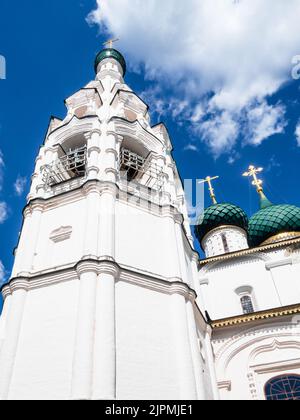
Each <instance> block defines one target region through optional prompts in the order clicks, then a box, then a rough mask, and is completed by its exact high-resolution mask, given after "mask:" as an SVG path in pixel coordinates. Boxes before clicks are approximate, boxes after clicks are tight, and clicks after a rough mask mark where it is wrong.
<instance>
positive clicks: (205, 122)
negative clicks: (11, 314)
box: [0, 0, 300, 306]
mask: <svg viewBox="0 0 300 420" xmlns="http://www.w3.org/2000/svg"><path fill="white" fill-rule="evenodd" d="M118 1H119V3H118V2H116V0H111V2H110V3H108V1H107V0H103V2H101V1H99V2H98V3H99V5H100V6H101V7H102V6H103V10H102V12H101V14H100V13H99V9H98V13H97V14H94V21H96V22H97V23H98V24H99V23H100V24H101V25H102V26H101V27H99V26H98V25H96V24H95V25H93V26H91V25H89V24H88V23H87V21H86V17H87V16H88V14H89V13H90V12H91V11H92V10H93V9H95V8H96V1H94V0H80V1H79V0H78V1H77V0H64V1H61V0H40V1H36V0H27V1H26V2H18V5H17V6H16V4H15V3H14V2H11V1H9V0H1V6H0V34H1V37H0V55H2V56H4V57H5V59H6V63H7V79H6V80H0V150H1V156H0V157H1V159H0V167H1V180H0V181H1V187H2V189H1V192H0V221H1V224H0V235H1V238H2V241H1V245H2V246H1V251H0V260H1V262H2V264H3V266H4V267H5V275H4V279H5V280H7V279H8V278H9V275H10V270H11V267H12V263H13V255H12V251H13V249H14V247H15V245H16V243H17V240H18V232H19V230H20V226H21V223H22V209H23V207H24V205H25V197H26V194H27V192H28V189H29V178H30V176H31V173H32V171H33V168H34V160H35V157H36V155H37V152H38V149H39V146H40V145H41V143H42V142H43V140H44V135H45V131H46V129H47V125H48V121H49V118H50V116H51V115H55V116H58V117H64V115H65V108H64V103H63V101H64V99H65V98H67V97H68V96H70V95H71V94H72V93H74V92H75V91H77V90H78V89H79V88H80V87H82V86H83V85H85V84H86V83H87V82H88V81H90V80H91V79H93V78H94V71H93V62H94V58H95V55H96V53H97V52H98V51H99V49H101V45H102V43H103V41H104V40H106V39H107V32H110V33H112V34H113V35H119V36H120V37H121V41H120V43H119V44H118V48H119V49H120V51H121V52H123V54H124V55H125V57H126V58H127V64H128V66H129V70H128V73H127V76H126V82H127V83H128V84H129V85H130V86H131V87H132V88H133V89H134V90H135V91H136V92H137V93H138V94H140V95H142V96H143V97H144V98H145V99H146V100H147V101H148V102H150V105H151V106H152V110H153V114H152V122H153V124H155V123H156V122H157V121H158V120H159V119H161V120H163V121H164V122H165V123H166V124H167V126H168V128H169V132H170V134H171V137H172V141H173V144H174V157H175V159H176V162H177V165H178V168H179V170H180V174H181V176H182V178H187V179H195V178H198V179H199V178H202V177H205V176H206V175H220V177H221V179H220V180H219V181H218V182H217V184H216V194H217V197H218V199H219V201H229V202H233V203H236V204H238V205H240V206H241V207H243V208H244V209H245V210H246V212H247V213H248V214H249V215H251V214H252V213H253V212H255V211H256V210H257V204H258V203H257V197H256V194H255V191H254V190H253V188H252V187H249V183H248V182H247V180H245V179H244V178H242V177H241V174H242V173H243V172H244V170H245V169H247V167H248V165H249V164H250V163H253V164H256V165H259V166H263V167H264V168H265V172H264V181H265V188H266V193H267V194H268V196H269V198H270V199H271V200H272V201H273V202H276V203H292V204H296V205H300V196H299V193H298V191H299V188H298V182H299V176H298V168H299V157H300V147H299V146H298V144H297V138H296V134H295V130H296V126H297V123H298V121H299V118H300V107H299V99H300V80H299V81H297V80H293V79H292V77H291V74H290V72H291V69H292V64H291V60H292V57H293V56H294V55H296V54H300V42H298V44H297V42H296V41H298V40H297V39H296V40H295V39H294V38H295V36H296V32H295V33H294V32H293V30H294V23H293V20H292V19H289V26H290V28H289V31H290V32H291V36H290V38H288V37H283V36H282V30H283V31H284V29H282V27H281V26H280V27H281V34H280V36H279V37H278V39H280V41H278V44H276V34H274V31H275V32H276V29H275V30H274V31H273V34H272V37H271V38H270V39H272V41H268V40H269V38H268V35H267V32H266V33H265V31H266V28H265V26H266V27H268V25H271V26H272V25H273V24H274V22H277V21H276V19H281V18H282V15H284V14H283V13H282V10H276V11H274V16H273V21H272V16H271V17H270V16H269V18H270V20H265V26H263V24H262V23H261V26H260V27H259V28H258V30H260V29H261V30H262V33H263V34H264V38H262V39H263V40H264V41H265V45H264V49H263V51H260V50H261V49H262V47H261V46H260V44H261V43H258V41H257V39H252V40H251V33H254V32H255V31H256V29H257V28H254V27H253V28H251V27H250V30H249V32H247V33H246V34H245V31H244V30H243V36H244V38H243V37H241V36H239V32H238V31H239V30H240V29H238V27H237V29H236V31H237V33H236V34H232V32H231V31H230V36H228V28H225V27H224V28H223V29H224V33H223V34H222V33H220V37H221V36H222V39H224V38H225V39H227V44H228V43H229V44H230V45H233V46H232V48H231V49H229V50H228V51H226V56H225V58H224V57H223V56H222V55H220V54H221V53H222V51H223V50H224V48H223V49H222V51H221V53H220V52H219V51H217V52H218V54H219V55H218V54H217V58H213V56H214V51H215V50H214V48H216V44H217V45H219V42H218V43H216V40H215V37H216V35H215V33H211V32H210V30H208V29H207V30H206V32H205V31H204V30H203V32H202V33H201V37H202V38H200V39H199V40H197V42H198V44H197V45H196V48H195V45H194V44H193V42H194V39H197V36H195V37H194V38H193V32H189V33H188V36H189V37H188V38H186V36H187V35H186V32H187V31H186V28H185V26H184V25H185V24H186V25H188V26H187V27H188V28H190V26H191V25H190V24H189V21H188V22H185V21H184V19H186V18H184V19H182V20H181V15H180V12H181V11H180V10H177V13H179V15H178V14H176V13H175V12H174V11H173V10H171V12H172V13H171V12H170V7H171V6H170V5H171V4H172V2H170V1H169V0H166V2H165V3H164V4H165V5H166V10H163V9H164V7H161V9H162V10H161V14H160V18H158V17H157V16H156V13H155V10H156V9H155V8H154V9H153V7H155V5H156V6H157V1H156V0H154V1H152V0H151V1H149V8H148V9H147V7H146V8H144V9H147V10H141V9H139V10H140V14H138V13H134V9H132V8H133V7H136V8H137V7H138V5H139V3H140V0H133V1H131V3H127V0H118ZM204 1H206V0H204ZM216 1H217V3H218V4H221V3H219V1H218V0H216ZM247 1H248V0H246V3H247ZM268 2H269V0H266V1H265V3H268ZM223 3H224V2H223ZM225 3H226V2H225ZM242 3H244V2H243V1H242ZM279 3H281V5H282V7H283V10H284V11H286V13H287V14H286V16H283V17H285V18H286V19H287V20H288V18H289V16H290V15H289V14H288V13H291V15H294V14H295V15H296V16H299V14H297V13H296V10H286V9H290V7H288V6H286V9H285V8H284V7H285V6H284V4H285V3H286V2H284V1H282V2H281V0H279ZM290 3H291V4H292V3H293V5H294V7H296V6H295V5H296V3H294V1H293V0H291V2H290ZM117 4H118V5H119V6H120V7H119V6H118V7H117ZM173 4H174V3H173ZM195 4H196V3H195ZM252 4H253V5H254V4H256V0H253V3H252ZM189 5H190V6H191V8H190V10H188V12H187V13H185V15H188V16H190V15H191V16H192V15H193V11H194V9H193V5H194V0H189V1H187V2H186V7H188V6H189ZM113 6H115V8H112V9H110V7H113ZM266 6H267V5H266ZM123 7H124V9H123ZM195 7H196V6H195ZM230 7H231V6H230ZM241 7H242V6H241ZM173 8H174V6H173ZM221 9H222V7H221V6H220V12H222V14H223V15H224V13H226V12H227V11H226V10H221ZM195 10H196V9H195ZM196 12H197V13H199V19H209V16H210V15H209V13H210V12H209V11H208V10H206V12H205V13H206V14H204V13H203V11H202V10H198V9H197V10H196ZM196 12H195V13H196ZM229 12H230V13H231V16H233V13H234V14H235V13H236V11H235V10H234V11H232V10H229ZM258 12H259V14H260V15H262V14H263V11H262V10H258ZM275 12H276V13H277V12H278V13H277V14H276V13H275ZM145 13H147V14H148V15H147V14H146V15H144V14H145ZM182 13H183V11H182ZM238 13H240V15H239V16H238V17H237V19H241V20H242V19H246V18H245V11H243V10H241V11H238ZM272 13H273V12H271V14H272ZM185 15H183V14H182V16H185ZM12 17H13V18H12ZM159 19H163V21H162V22H160V21H159ZM213 19H214V22H215V23H216V25H217V23H218V16H217V17H216V16H215V15H214V18H213ZM179 21H180V25H178V27H177V26H176V25H174V22H175V23H176V22H179ZM248 21H249V18H247V22H248ZM255 21H257V19H256V20H255ZM262 22H263V21H262ZM234 23H235V20H233V22H232V25H234ZM250 23H251V20H250ZM103 25H105V26H103ZM156 25H160V26H158V27H156ZM199 25H200V23H199ZM203 27H205V25H202V26H201V28H203ZM218 27H220V26H219V25H218ZM283 27H284V25H283ZM197 28H198V27H197V26H195V28H194V29H189V31H192V30H194V31H195V34H196V35H197V34H198V29H197ZM296 29H297V33H298V32H299V31H298V22H297V27H296ZM138 31H140V32H138ZM104 32H106V33H104ZM221 32H222V30H221ZM294 35H295V36H294ZM226 36H228V37H227V38H226ZM234 36H236V38H234ZM297 36H298V38H299V35H297ZM248 38H250V40H249V39H248ZM283 38H284V39H285V42H286V44H282V42H283V41H282V39H283ZM286 38H287V39H286ZM189 39H193V41H191V44H189ZM212 39H214V42H212ZM235 39H239V42H241V45H238V43H237V42H235ZM202 40H203V44H202ZM264 41H262V44H263V43H264ZM251 42H252V44H253V43H254V45H255V46H257V48H256V50H255V48H254V53H253V51H252V49H251V48H250V45H252V44H251ZM243 43H244V44H243ZM227 44H224V45H225V46H226V45H227ZM296 44H297V45H298V51H297V47H296V46H295V45H296ZM243 45H244V46H245V48H244V47H243ZM202 47H203V48H202ZM204 47H205V48H206V49H207V51H208V52H207V51H206V53H205V54H206V55H204V57H203V56H202V52H203V49H205V48H204ZM289 47H290V48H289ZM241 51H242V53H241ZM243 54H244V56H243ZM251 54H254V56H253V57H256V56H257V60H255V59H251V65H250V67H251V69H250V70H251V71H249V63H246V64H247V65H245V66H244V65H243V62H244V61H245V60H243V57H248V56H251ZM266 54H269V57H270V60H267V61H266V63H267V64H266V63H264V62H263V60H262V59H261V57H265V56H266ZM198 55H199V57H198ZM205 57H206V58H205ZM251 57H252V56H251ZM251 57H250V58H251ZM213 60H215V61H213ZM226 60H227V63H226ZM272 60H273V61H274V62H273V61H272ZM235 61H236V62H237V63H238V64H237V65H235V66H233V65H231V64H230V63H234V62H235ZM269 61H271V64H270V63H269ZM278 62H279V63H278ZM216 63H219V65H218V66H216ZM239 63H240V64H239ZM208 64H209V65H208ZM229 64H230V65H229ZM259 67H260V68H261V69H265V74H263V77H261V78H259V76H258V75H261V74H262V73H263V70H261V71H260V72H259V73H258V68H259ZM214 68H215V69H216V72H215V73H216V74H217V76H216V77H213V71H212V69H214ZM221 70H222V73H221ZM248 71H249V75H245V72H248ZM243 75H245V77H244V79H243V78H242V77H240V76H243ZM255 77H256V79H255ZM268 77H269V79H268ZM232 80H234V82H235V84H233V83H232ZM238 80H239V81H240V83H238V82H237V81H238ZM253 80H259V83H257V84H253ZM250 85H251V86H252V87H253V88H251V91H250V89H249V91H248V90H247V88H248V87H249V86H250ZM255 89H256V90H255ZM254 90H255V92H254V93H253V91H254ZM244 96H245V97H244ZM229 102H230V103H229ZM232 104H233V105H232ZM276 133H277V134H276ZM17 179H18V180H19V182H18V184H17V187H18V188H16V181H17ZM25 180H27V182H25ZM0 272H1V269H0ZM0 306H1V304H0Z"/></svg>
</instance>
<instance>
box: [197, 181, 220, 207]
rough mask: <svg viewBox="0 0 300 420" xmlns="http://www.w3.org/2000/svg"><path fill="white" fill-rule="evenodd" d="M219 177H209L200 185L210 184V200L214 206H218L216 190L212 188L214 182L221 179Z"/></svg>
mask: <svg viewBox="0 0 300 420" xmlns="http://www.w3.org/2000/svg"><path fill="white" fill-rule="evenodd" d="M219 178H220V177H219V176H213V177H211V176H207V177H206V178H205V179H203V180H202V181H200V182H199V184H205V183H207V184H208V190H209V194H210V198H211V201H212V203H213V204H218V202H217V199H216V195H215V190H214V188H213V186H212V181H215V180H216V179H219Z"/></svg>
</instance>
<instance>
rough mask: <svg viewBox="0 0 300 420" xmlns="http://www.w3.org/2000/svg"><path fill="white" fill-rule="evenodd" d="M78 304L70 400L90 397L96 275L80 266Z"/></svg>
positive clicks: (87, 268) (82, 265) (94, 272)
mask: <svg viewBox="0 0 300 420" xmlns="http://www.w3.org/2000/svg"><path fill="white" fill-rule="evenodd" d="M78 274H79V276H80V280H79V281H80V287H79V304H78V314H77V329H76V340H75V348H74V356H73V375H72V399H73V400H89V399H91V397H92V380H93V351H94V330H95V312H96V290H97V273H96V271H91V269H90V268H89V267H86V266H85V265H84V264H80V265H79V267H78Z"/></svg>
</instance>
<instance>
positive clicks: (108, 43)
mask: <svg viewBox="0 0 300 420" xmlns="http://www.w3.org/2000/svg"><path fill="white" fill-rule="evenodd" d="M118 41H120V39H119V38H111V39H108V40H107V41H106V42H104V43H103V45H104V46H105V47H106V48H113V47H114V43H115V42H118Z"/></svg>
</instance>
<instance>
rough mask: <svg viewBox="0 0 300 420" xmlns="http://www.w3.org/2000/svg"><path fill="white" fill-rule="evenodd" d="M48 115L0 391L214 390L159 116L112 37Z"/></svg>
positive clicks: (127, 395)
mask: <svg viewBox="0 0 300 420" xmlns="http://www.w3.org/2000/svg"><path fill="white" fill-rule="evenodd" d="M95 69H96V73H97V76H96V80H95V81H92V82H91V83H89V84H88V85H86V86H85V87H84V88H83V89H81V90H80V91H79V92H77V93H76V94H74V95H73V96H71V97H70V98H68V99H67V100H66V107H67V111H68V112H67V116H66V118H65V119H64V120H60V119H58V118H52V119H51V121H50V124H49V129H48V132H47V135H46V138H45V141H44V144H43V145H42V147H41V148H40V151H39V154H38V156H37V159H36V165H35V171H34V174H33V176H32V185H31V189H30V193H29V195H28V202H27V205H26V207H25V210H24V220H23V226H22V231H21V234H20V238H19V243H18V246H17V248H16V251H15V264H14V267H13V272H12V277H11V280H10V282H9V283H8V284H7V285H5V286H4V287H3V290H2V293H3V297H4V300H5V303H4V310H3V314H2V316H1V320H0V399H1V400H6V399H96V400H97V399H175V400H176V399H210V398H214V397H215V396H216V390H215V388H216V385H215V384H212V383H211V379H210V378H213V377H214V366H213V358H212V353H211V345H210V340H209V334H210V332H209V331H208V326H207V324H206V322H205V320H204V319H203V317H202V315H201V312H200V311H199V309H198V306H197V304H196V292H197V291H198V289H199V287H198V286H197V277H198V274H197V273H198V272H197V262H198V255H197V253H195V251H194V249H193V239H192V235H191V232H190V227H189V221H188V217H187V209H186V204H185V198H184V192H183V188H182V185H181V182H180V178H179V176H178V172H177V169H176V165H175V162H174V160H173V158H172V154H171V151H172V145H171V142H170V139H169V136H168V132H167V129H166V128H165V126H164V125H163V124H159V125H157V126H154V127H151V125H150V117H149V113H148V107H147V105H146V104H145V103H144V102H143V101H142V100H141V99H140V98H139V97H138V96H137V95H136V94H135V93H134V92H133V91H132V90H131V89H130V88H129V87H128V86H127V85H126V84H125V83H124V79H123V77H124V75H125V71H126V63H125V60H124V58H123V57H122V55H121V54H120V53H119V52H118V51H117V50H115V49H113V48H106V49H105V50H103V51H101V52H100V53H99V54H98V56H97V58H96V64H95Z"/></svg>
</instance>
